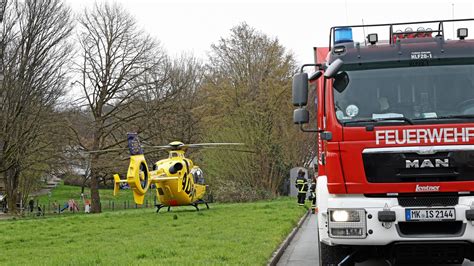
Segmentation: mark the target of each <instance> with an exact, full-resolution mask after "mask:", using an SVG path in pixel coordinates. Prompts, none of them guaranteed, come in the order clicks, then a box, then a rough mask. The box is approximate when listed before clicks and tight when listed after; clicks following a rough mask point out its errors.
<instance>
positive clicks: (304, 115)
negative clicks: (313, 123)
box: [293, 108, 309, 125]
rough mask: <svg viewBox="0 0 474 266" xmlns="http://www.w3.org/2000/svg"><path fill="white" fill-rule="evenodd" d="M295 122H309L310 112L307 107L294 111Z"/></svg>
mask: <svg viewBox="0 0 474 266" xmlns="http://www.w3.org/2000/svg"><path fill="white" fill-rule="evenodd" d="M293 122H294V123H295V124H300V125H301V124H307V123H308V122H309V112H308V110H306V109H305V108H298V109H296V110H294V111H293Z"/></svg>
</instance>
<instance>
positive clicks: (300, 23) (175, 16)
mask: <svg viewBox="0 0 474 266" xmlns="http://www.w3.org/2000/svg"><path fill="white" fill-rule="evenodd" d="M103 1H105V0H103ZM66 2H67V3H68V4H70V5H71V7H72V8H73V10H74V11H76V12H79V11H80V10H81V9H83V8H84V7H91V6H93V4H94V2H95V1H93V0H67V1H66ZM99 2H100V1H99ZM109 2H118V3H120V4H122V5H123V6H124V7H125V8H126V9H127V10H128V11H129V12H130V13H131V14H132V15H133V16H134V17H135V18H136V19H137V21H138V23H139V25H140V26H141V27H143V28H144V29H145V30H146V31H147V32H148V33H150V34H151V35H152V36H154V37H155V38H156V39H158V40H159V41H160V42H161V44H162V46H163V47H164V48H165V49H166V50H167V51H168V52H169V54H170V55H173V56H175V55H179V54H181V53H183V52H186V53H193V54H194V55H195V56H197V57H200V58H202V59H206V57H207V53H208V51H209V50H210V46H211V44H213V43H217V42H218V40H219V38H220V37H226V36H229V32H230V31H229V30H230V29H231V28H232V27H233V26H235V25H237V24H239V23H241V22H246V23H247V24H249V25H250V26H252V27H254V28H256V29H257V30H259V31H261V32H263V33H265V34H267V35H269V36H271V37H277V38H278V39H279V40H280V42H281V44H282V45H283V46H285V47H286V48H287V49H288V50H290V51H292V52H293V53H294V54H295V56H296V59H297V61H298V62H299V63H300V64H301V63H312V61H313V53H312V47H315V46H319V47H323V46H327V45H328V43H329V40H328V36H329V28H330V27H331V26H336V25H347V24H362V19H363V20H364V24H373V23H389V22H408V21H420V20H436V19H451V18H452V16H453V14H452V12H453V4H454V17H455V18H474V4H473V3H474V1H473V0H451V1H450V0H446V1H443V0H431V1H429V0H411V1H408V0H397V1H392V0H390V1H388V0H379V1H355V0H331V1H319V0H313V1H298V0H296V1H289V0H286V1H283V0H242V1H235V0H215V1H204V0H194V1H190V0H115V1H109ZM473 25H474V23H470V24H469V25H467V26H468V27H471V29H472V30H471V31H470V32H469V33H470V35H471V36H470V37H473V35H474V27H472V26H473ZM455 26H456V27H458V25H455ZM459 26H464V25H459ZM367 31H369V30H368V29H367V30H366V32H365V33H366V34H367V33H369V32H367ZM446 35H448V37H451V36H452V26H447V28H446ZM379 38H380V37H379Z"/></svg>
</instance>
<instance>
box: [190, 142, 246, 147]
mask: <svg viewBox="0 0 474 266" xmlns="http://www.w3.org/2000/svg"><path fill="white" fill-rule="evenodd" d="M243 145H245V143H232V142H227V143H196V144H184V146H185V147H187V148H206V147H214V146H243Z"/></svg>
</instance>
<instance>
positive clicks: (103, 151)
mask: <svg viewBox="0 0 474 266" xmlns="http://www.w3.org/2000/svg"><path fill="white" fill-rule="evenodd" d="M125 150H128V148H115V149H105V150H95V151H82V152H84V153H107V152H114V151H125Z"/></svg>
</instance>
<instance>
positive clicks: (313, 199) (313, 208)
mask: <svg viewBox="0 0 474 266" xmlns="http://www.w3.org/2000/svg"><path fill="white" fill-rule="evenodd" d="M309 193H310V195H309V197H308V199H309V200H311V211H312V212H313V213H316V177H313V180H312V182H311V187H310V188H309Z"/></svg>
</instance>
